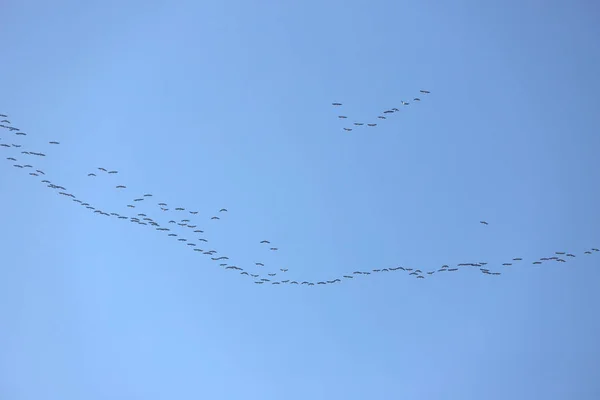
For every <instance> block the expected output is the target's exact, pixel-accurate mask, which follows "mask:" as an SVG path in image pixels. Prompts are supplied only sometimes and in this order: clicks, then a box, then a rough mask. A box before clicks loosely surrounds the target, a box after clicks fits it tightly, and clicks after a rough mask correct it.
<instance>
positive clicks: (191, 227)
mask: <svg viewBox="0 0 600 400" xmlns="http://www.w3.org/2000/svg"><path fill="white" fill-rule="evenodd" d="M421 93H423V94H429V91H426V90H421ZM414 101H420V99H419V98H415V99H414ZM402 104H403V105H408V104H409V103H406V102H404V101H403V102H402ZM333 105H334V106H340V105H341V103H333ZM388 111H390V113H392V112H397V111H396V110H395V109H391V110H388ZM386 112H387V111H386ZM386 112H384V113H386ZM380 117H382V116H380ZM0 118H4V119H3V120H1V121H0V128H2V129H4V130H5V131H6V132H8V133H9V134H10V133H12V134H13V135H14V138H15V139H16V138H19V139H23V138H24V137H26V136H27V134H26V133H25V132H23V131H21V130H20V129H19V128H16V127H14V126H13V125H12V124H11V122H10V121H9V120H8V116H7V115H5V114H0ZM358 124H359V125H358V126H360V125H361V124H362V123H358ZM367 126H371V125H369V124H367ZM1 133H2V130H0V134H1ZM2 136H4V135H2ZM2 136H0V147H3V148H7V149H8V150H6V151H7V152H10V154H7V155H8V157H6V160H7V161H10V162H11V163H13V164H12V165H13V167H15V168H18V169H21V170H25V171H26V172H27V173H28V174H29V176H31V177H32V178H37V179H38V180H39V182H40V183H41V184H45V185H46V187H48V188H49V189H51V190H54V191H56V193H57V194H59V195H61V196H63V197H65V198H70V199H71V201H72V202H73V203H76V204H78V205H79V206H81V207H83V208H85V209H87V210H89V211H91V212H93V213H94V214H97V215H102V216H105V217H110V218H114V219H117V220H123V221H129V222H131V223H134V224H136V225H140V226H145V227H148V228H154V229H155V230H156V231H158V232H160V233H163V234H165V235H166V237H168V238H173V239H176V240H177V241H178V242H181V243H182V244H184V245H185V246H187V247H189V248H192V250H193V251H194V252H197V253H199V254H201V255H204V256H206V257H209V258H210V261H212V262H214V263H216V264H218V266H219V267H221V268H223V269H225V270H230V271H237V272H238V273H239V275H241V276H246V277H248V278H250V279H251V280H252V281H253V282H254V283H255V284H257V285H264V284H271V285H282V284H284V285H285V284H289V285H305V286H315V285H332V284H338V283H341V282H343V281H345V280H350V279H354V278H357V277H360V276H368V275H371V274H381V273H388V272H403V273H406V274H407V275H408V276H412V277H414V278H416V279H425V278H426V277H428V276H432V275H434V274H440V273H448V272H456V271H458V270H459V269H465V268H467V269H478V270H479V271H480V272H481V273H482V274H485V275H491V276H497V275H501V274H502V272H500V271H499V270H493V269H491V266H490V265H488V263H487V262H484V261H477V262H462V263H458V264H455V265H452V266H451V265H447V264H444V265H442V266H441V267H436V268H429V269H423V270H421V269H419V268H412V267H407V266H394V267H387V268H375V269H369V270H357V271H353V272H351V273H346V274H343V275H341V276H337V277H332V278H331V279H327V280H316V281H315V280H297V279H296V280H294V279H291V278H290V279H288V278H287V276H288V274H287V272H288V268H284V267H280V266H277V265H275V266H270V267H267V264H266V262H265V261H262V260H261V261H255V262H253V263H252V264H250V265H247V266H244V267H240V266H238V265H237V264H236V263H233V262H232V261H231V260H230V259H229V257H228V256H227V255H222V254H221V253H219V252H218V251H217V250H215V249H210V248H209V245H208V243H209V240H208V239H207V238H206V235H205V230H204V228H199V225H198V222H194V221H192V219H193V218H197V217H196V216H197V215H198V214H199V211H197V210H188V209H186V208H185V207H181V206H179V205H177V206H169V205H168V204H167V203H165V202H162V201H161V202H154V201H153V200H152V199H153V198H154V195H153V194H152V193H143V194H142V195H139V196H135V197H133V198H132V199H131V200H130V201H128V202H127V203H126V204H125V208H124V211H122V212H115V211H108V210H102V209H101V208H99V207H96V206H94V205H91V204H90V203H89V202H87V201H85V200H84V199H82V198H79V197H78V196H76V195H75V194H74V193H71V192H69V191H68V190H67V188H66V187H64V186H62V185H59V184H57V183H54V182H51V181H50V180H49V178H48V177H47V176H46V173H45V172H44V171H43V169H42V168H38V167H34V165H33V164H34V163H35V162H34V161H29V160H36V159H37V160H38V161H39V160H40V159H43V158H44V157H46V153H45V152H40V151H32V150H28V149H27V148H26V147H24V146H26V144H25V143H24V142H22V141H20V140H19V141H13V140H9V141H10V142H11V143H10V144H9V143H7V142H6V140H7V139H5V137H2ZM47 143H48V145H49V146H57V145H60V142H58V141H49V142H47ZM118 174H119V171H118V170H112V169H107V168H104V167H97V169H96V170H95V171H94V172H88V174H87V177H88V178H90V179H98V178H99V177H101V175H105V176H106V177H109V176H113V177H117V176H118ZM115 183H117V184H115V185H114V190H117V191H121V192H122V191H124V190H127V186H126V185H124V184H123V183H121V182H115ZM147 203H149V204H150V206H155V207H157V208H155V210H160V212H161V214H162V215H163V216H164V215H172V216H173V217H172V218H171V219H169V220H168V222H163V223H161V222H160V221H159V220H158V218H157V217H156V216H155V217H154V218H152V217H150V216H148V214H147V212H148V211H146V212H139V213H135V212H136V211H137V209H138V208H141V207H143V204H147ZM133 210H136V211H133ZM142 211H144V210H142ZM132 212H133V213H135V214H131V213H132ZM226 213H228V210H227V208H220V209H219V210H218V212H215V213H213V214H212V215H211V214H209V215H210V217H206V220H208V221H215V220H221V216H224V215H225V214H226ZM180 217H182V218H180ZM479 222H480V224H482V225H486V226H487V225H489V224H488V222H487V221H483V220H482V221H479ZM258 244H259V245H260V246H263V247H264V248H265V249H266V250H268V251H269V252H278V250H279V248H278V247H275V246H273V245H272V244H271V241H269V240H265V239H263V240H260V242H259V243H258ZM596 252H600V250H599V249H598V248H590V249H586V250H585V251H584V252H583V254H585V255H591V254H594V253H596ZM574 257H576V254H575V253H572V252H567V251H556V252H555V253H554V254H552V255H548V256H545V257H541V258H539V259H537V260H533V261H532V264H533V265H540V264H542V263H544V262H559V263H564V262H567V260H568V259H570V258H574ZM520 262H523V258H521V257H514V258H512V259H511V260H509V261H507V262H504V263H502V264H501V265H499V266H498V267H500V268H506V267H510V266H512V265H514V264H516V263H520Z"/></svg>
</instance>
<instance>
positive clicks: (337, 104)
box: [331, 103, 342, 106]
mask: <svg viewBox="0 0 600 400" xmlns="http://www.w3.org/2000/svg"><path fill="white" fill-rule="evenodd" d="M331 105H332V106H341V105H342V103H331Z"/></svg>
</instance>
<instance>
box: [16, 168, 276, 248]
mask: <svg viewBox="0 0 600 400" xmlns="http://www.w3.org/2000/svg"><path fill="white" fill-rule="evenodd" d="M15 161H17V160H15ZM261 243H271V242H269V241H268V240H262V241H261Z"/></svg>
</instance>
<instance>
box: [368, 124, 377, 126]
mask: <svg viewBox="0 0 600 400" xmlns="http://www.w3.org/2000/svg"><path fill="white" fill-rule="evenodd" d="M367 126H377V124H367Z"/></svg>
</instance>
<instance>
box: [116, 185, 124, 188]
mask: <svg viewBox="0 0 600 400" xmlns="http://www.w3.org/2000/svg"><path fill="white" fill-rule="evenodd" d="M116 188H117V189H126V187H125V186H124V185H118V186H116Z"/></svg>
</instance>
